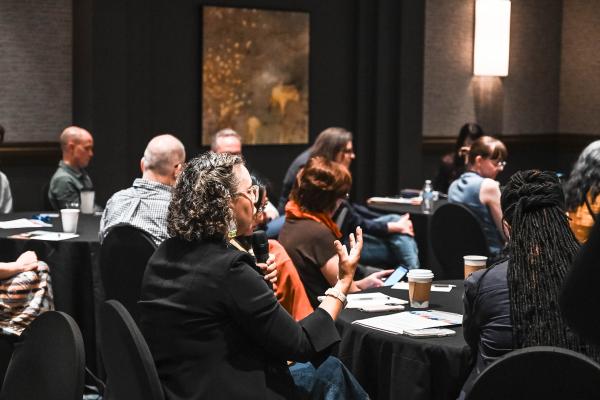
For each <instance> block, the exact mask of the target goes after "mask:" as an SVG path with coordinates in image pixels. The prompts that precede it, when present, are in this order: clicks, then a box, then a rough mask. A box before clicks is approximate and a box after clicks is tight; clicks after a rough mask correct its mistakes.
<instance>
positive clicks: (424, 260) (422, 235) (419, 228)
mask: <svg viewBox="0 0 600 400" xmlns="http://www.w3.org/2000/svg"><path fill="white" fill-rule="evenodd" d="M445 203H447V200H438V201H436V202H435V203H434V211H435V209H436V208H437V207H439V206H440V205H442V204H445ZM369 207H370V208H372V209H373V210H375V211H377V212H383V213H394V214H406V213H409V214H410V219H411V221H412V223H413V227H414V230H415V241H416V242H417V246H418V248H419V262H420V263H421V268H427V269H431V270H432V271H433V273H434V274H435V275H436V276H442V269H441V267H440V265H439V263H438V262H437V259H436V258H435V256H434V255H433V250H432V248H431V245H430V243H429V236H430V234H429V226H430V222H431V216H432V215H433V212H430V213H428V214H426V213H424V212H423V210H422V209H421V206H414V205H410V204H381V203H375V204H370V205H369Z"/></svg>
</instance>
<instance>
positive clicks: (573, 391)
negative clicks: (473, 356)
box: [466, 346, 600, 400]
mask: <svg viewBox="0 0 600 400" xmlns="http://www.w3.org/2000/svg"><path fill="white" fill-rule="evenodd" d="M599 396H600V365H598V364H597V363H595V362H594V361H592V360H591V359H589V358H587V357H586V356H584V355H582V354H579V353H576V352H574V351H571V350H566V349H561V348H558V347H548V346H539V347H528V348H525V349H520V350H516V351H513V352H510V353H508V354H507V355H506V356H504V357H503V358H501V359H499V360H497V361H496V362H494V363H492V364H491V365H490V366H489V367H487V368H486V369H485V370H484V371H483V372H482V373H481V375H479V376H478V377H477V379H475V381H474V382H473V386H472V388H471V391H470V392H469V393H468V394H467V396H466V399H467V400H483V399H485V400H496V399H498V400H500V399H511V400H519V399H544V400H551V399H578V400H586V399H597V398H598V397H599Z"/></svg>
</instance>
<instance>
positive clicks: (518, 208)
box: [463, 170, 600, 394]
mask: <svg viewBox="0 0 600 400" xmlns="http://www.w3.org/2000/svg"><path fill="white" fill-rule="evenodd" d="M501 204H502V211H503V213H504V221H505V222H506V224H507V231H508V233H509V242H508V254H509V257H508V258H507V259H504V260H502V261H501V262H499V263H496V264H495V265H493V266H491V267H490V268H488V269H485V270H480V271H477V272H474V273H473V274H471V275H470V276H469V277H468V278H467V279H466V280H465V293H464V297H463V300H464V314H463V328H464V336H465V340H466V342H467V343H468V344H469V346H470V347H471V350H472V351H473V354H475V355H476V361H475V366H474V368H473V371H472V372H471V375H470V376H469V378H468V380H467V383H466V384H465V386H464V388H463V394H464V393H468V391H469V389H470V386H471V384H472V382H473V380H474V379H475V377H477V375H479V374H480V373H481V372H482V371H483V370H484V369H485V367H487V366H488V365H489V364H490V363H492V362H493V361H495V360H497V359H498V358H500V357H501V356H503V355H504V354H506V353H508V352H509V351H511V350H513V349H518V348H523V347H531V346H557V347H563V348H567V349H571V350H574V351H577V352H580V353H583V354H586V355H588V356H590V357H591V358H593V359H595V360H597V361H598V360H600V349H599V348H598V347H593V346H590V345H588V344H586V343H585V342H584V341H583V340H582V339H581V338H580V337H579V336H578V335H576V334H574V332H572V331H571V330H570V328H569V327H567V325H566V324H565V321H564V319H563V316H562V314H561V312H560V310H559V308H558V300H559V294H560V292H561V288H562V285H563V281H564V280H565V277H566V275H567V272H568V270H569V268H570V266H571V264H572V262H573V260H574V258H575V256H576V254H577V251H578V250H579V244H578V243H577V240H576V239H575V236H574V235H573V232H572V231H571V229H570V228H569V224H568V221H567V216H566V214H565V201H564V194H563V191H562V188H561V186H560V182H559V181H558V178H557V177H556V175H555V174H554V173H551V172H542V171H535V170H531V171H523V172H517V173H516V174H514V175H513V176H512V177H511V178H510V180H509V181H508V183H507V185H506V187H505V188H504V190H503V192H502V198H501Z"/></svg>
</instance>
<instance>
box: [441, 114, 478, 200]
mask: <svg viewBox="0 0 600 400" xmlns="http://www.w3.org/2000/svg"><path fill="white" fill-rule="evenodd" d="M483 135H484V132H483V129H482V128H481V126H479V125H477V124H475V123H472V122H470V123H468V124H464V125H463V126H462V127H461V128H460V131H459V133H458V138H456V143H455V144H454V151H453V152H452V153H448V154H445V155H444V156H443V157H442V159H441V160H440V166H439V169H438V173H437V175H436V176H435V178H434V179H433V189H434V190H437V191H439V192H442V193H448V188H449V187H450V184H451V183H452V182H454V181H455V180H456V179H457V178H458V177H459V176H461V175H462V174H463V172H465V157H464V154H463V148H464V147H467V148H468V147H470V146H471V145H472V144H473V142H474V141H476V140H477V139H479V138H480V137H482V136H483Z"/></svg>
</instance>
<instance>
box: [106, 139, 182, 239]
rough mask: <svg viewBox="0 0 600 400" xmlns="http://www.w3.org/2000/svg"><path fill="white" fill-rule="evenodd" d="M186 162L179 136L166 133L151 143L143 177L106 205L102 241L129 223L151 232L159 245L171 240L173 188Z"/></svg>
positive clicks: (144, 157)
mask: <svg viewBox="0 0 600 400" xmlns="http://www.w3.org/2000/svg"><path fill="white" fill-rule="evenodd" d="M184 162H185V147H184V146H183V143H181V141H179V139H177V138H176V137H175V136H173V135H169V134H165V135H159V136H156V137H154V138H153V139H152V140H150V142H149V143H148V146H147V147H146V150H145V151H144V156H143V157H142V159H141V160H140V168H141V170H142V177H141V178H137V179H136V180H135V181H133V185H132V186H131V187H130V188H128V189H124V190H121V191H119V192H117V193H115V194H114V195H113V196H112V197H111V198H110V199H109V200H108V203H106V208H105V209H104V214H103V215H102V220H101V221H100V241H102V240H103V239H104V237H106V235H107V233H108V231H109V230H110V228H111V227H113V226H115V225H117V224H127V225H131V226H134V227H136V228H139V229H141V230H143V231H145V232H147V233H148V234H149V235H150V237H151V238H152V240H153V241H154V243H155V244H156V245H157V246H158V245H159V244H160V243H162V241H163V240H165V239H167V238H168V237H169V234H168V233H167V214H168V209H169V203H170V202H171V189H172V187H173V186H174V185H175V181H176V180H177V176H178V175H179V173H180V172H181V169H182V167H183V163H184Z"/></svg>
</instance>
